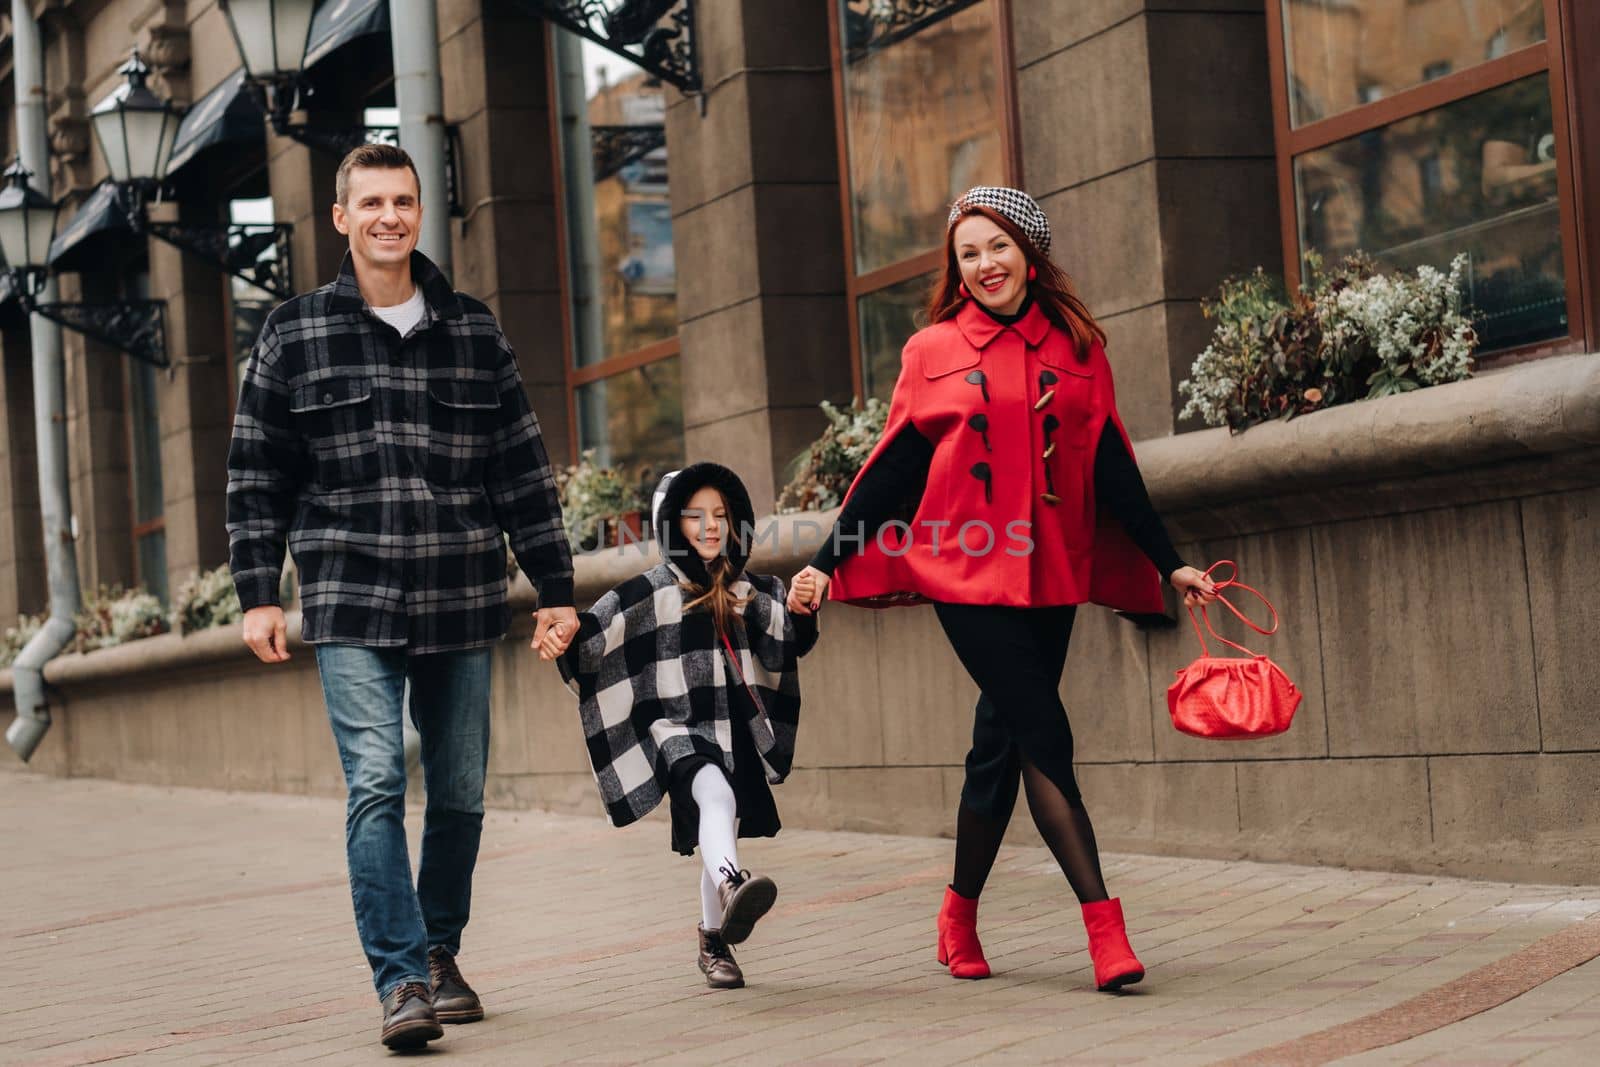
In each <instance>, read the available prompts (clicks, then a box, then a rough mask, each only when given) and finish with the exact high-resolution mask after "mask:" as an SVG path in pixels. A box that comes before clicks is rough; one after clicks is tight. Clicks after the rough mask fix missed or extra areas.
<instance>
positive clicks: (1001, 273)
mask: <svg viewBox="0 0 1600 1067" xmlns="http://www.w3.org/2000/svg"><path fill="white" fill-rule="evenodd" d="M951 243H952V245H953V246H954V247H955V253H956V263H957V265H959V266H960V268H961V280H962V282H963V283H965V285H966V287H967V292H969V293H971V294H972V297H973V299H975V300H977V301H978V302H980V303H981V304H983V305H984V306H985V307H987V308H989V309H990V310H991V311H996V312H999V313H1000V314H1002V315H1012V314H1015V313H1016V310H1017V308H1019V307H1021V306H1022V300H1023V298H1024V297H1025V296H1027V294H1028V258H1027V256H1025V255H1024V254H1023V252H1022V249H1021V248H1019V247H1017V243H1016V242H1015V241H1013V240H1012V239H1011V235H1010V234H1008V233H1006V231H1005V230H1003V229H1001V228H1000V226H999V225H998V224H997V223H996V222H995V221H994V220H993V219H991V218H988V217H987V216H985V215H968V216H967V217H966V218H964V219H962V220H961V221H960V222H958V223H956V228H955V233H954V234H952V236H951Z"/></svg>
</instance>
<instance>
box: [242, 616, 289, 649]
mask: <svg viewBox="0 0 1600 1067" xmlns="http://www.w3.org/2000/svg"><path fill="white" fill-rule="evenodd" d="M244 643H245V644H247V645H249V646H250V651H251V652H254V653H255V654H256V659H259V660H260V661H261V662H262V663H282V662H283V661H284V660H286V659H288V658H289V624H288V623H287V622H286V621H285V620H284V617H283V609H282V608H280V607H278V606H277V605H276V604H266V605H263V606H261V607H259V608H251V609H250V610H249V611H247V612H245V613H244Z"/></svg>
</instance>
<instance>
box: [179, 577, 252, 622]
mask: <svg viewBox="0 0 1600 1067" xmlns="http://www.w3.org/2000/svg"><path fill="white" fill-rule="evenodd" d="M242 618H244V611H243V610H242V609H241V608H240V606H239V594H238V592H237V591H236V590H235V589H234V587H233V572H232V571H231V570H229V569H228V565H227V564H226V563H224V564H223V565H222V566H220V567H217V568H215V569H214V570H209V571H205V572H203V573H197V574H195V575H193V576H191V577H190V578H189V580H188V581H186V582H184V583H183V584H182V585H180V586H179V587H178V592H177V594H176V595H175V596H174V597H173V598H172V627H173V629H175V630H177V631H178V632H179V633H186V634H188V633H194V632H195V631H196V630H209V629H210V628H211V627H213V626H226V625H228V624H229V623H232V622H238V621H239V620H240V619H242Z"/></svg>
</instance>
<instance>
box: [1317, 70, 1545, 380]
mask: <svg viewBox="0 0 1600 1067" xmlns="http://www.w3.org/2000/svg"><path fill="white" fill-rule="evenodd" d="M1555 144H1556V141H1555V132H1554V124H1553V122H1552V119H1551V110H1550V84H1549V76H1548V75H1547V74H1538V75H1535V76H1534V77H1531V78H1525V79H1523V80H1522V81H1518V82H1513V83H1512V84H1510V85H1506V86H1502V87H1501V88H1499V89H1494V90H1491V91H1490V92H1486V93H1481V94H1479V95H1477V96H1473V97H1468V98H1466V99H1464V100H1458V101H1456V102H1454V103H1452V104H1448V105H1446V106H1445V107H1442V108H1438V109H1436V110H1434V111H1429V112H1426V113H1425V114H1422V115H1418V116H1416V117H1415V118H1411V119H1406V120H1405V121H1403V122H1397V123H1394V124H1393V125H1390V126H1386V127H1383V128H1382V129H1378V130H1374V131H1371V132H1369V133H1364V134H1360V135H1359V136H1356V137H1353V138H1350V139H1349V140H1347V141H1341V142H1339V143H1338V144H1334V145H1330V146H1328V147H1327V148H1322V149H1318V150H1317V151H1314V152H1309V153H1307V154H1305V155H1303V156H1299V157H1298V158H1296V159H1295V161H1294V174H1295V199H1296V210H1297V212H1298V215H1299V228H1300V247H1301V249H1302V250H1308V251H1309V250H1316V251H1318V252H1321V253H1323V254H1324V255H1326V256H1328V257H1330V258H1332V257H1334V256H1338V255H1343V254H1345V253H1347V252H1352V251H1355V250H1357V249H1360V250H1363V251H1365V252H1368V253H1370V254H1372V255H1373V256H1375V257H1376V258H1377V259H1379V260H1380V261H1381V262H1383V263H1384V264H1386V265H1388V266H1391V267H1394V268H1398V269H1411V268H1414V267H1416V266H1419V265H1421V264H1424V263H1428V264H1432V265H1434V266H1437V267H1440V268H1444V267H1446V266H1447V265H1448V264H1449V262H1450V260H1451V259H1452V258H1453V257H1454V256H1455V255H1456V254H1457V253H1460V252H1465V253H1467V255H1468V256H1469V257H1470V266H1469V268H1468V276H1467V277H1468V280H1467V286H1468V292H1467V300H1468V303H1469V304H1470V305H1471V306H1472V307H1473V308H1474V313H1475V317H1474V319H1473V325H1474V327H1475V328H1476V329H1477V331H1478V336H1479V340H1480V343H1481V348H1482V350H1484V351H1488V350H1492V349H1498V348H1509V347H1513V346H1516V345H1522V344H1529V343H1532V342H1535V341H1542V340H1547V339H1549V338H1553V337H1562V336H1565V335H1566V334H1567V315H1566V274H1565V266H1564V263H1563V260H1562V246H1561V220H1560V209H1559V206H1558V203H1557V196H1558V187H1557V180H1556V151H1555Z"/></svg>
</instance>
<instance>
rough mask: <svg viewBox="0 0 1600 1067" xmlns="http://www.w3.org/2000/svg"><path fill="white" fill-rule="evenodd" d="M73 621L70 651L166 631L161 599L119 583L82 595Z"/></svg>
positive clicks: (83, 650)
mask: <svg viewBox="0 0 1600 1067" xmlns="http://www.w3.org/2000/svg"><path fill="white" fill-rule="evenodd" d="M76 622H77V626H78V636H77V637H76V638H75V639H74V640H73V643H72V650H73V651H74V652H93V651H94V650H95V649H97V648H111V647H112V646H114V645H121V644H126V643H127V642H129V641H137V640H139V639H140V638H141V637H154V636H155V635H156V634H161V633H166V632H167V613H166V610H165V609H164V608H162V606H161V601H159V600H157V599H156V598H155V597H154V596H152V595H150V594H149V593H147V592H145V591H144V590H143V589H127V590H125V589H123V588H122V587H121V586H119V585H113V586H101V587H100V588H99V589H98V590H97V591H96V592H95V593H94V594H93V595H92V596H88V597H85V598H84V601H83V608H82V609H81V610H80V611H79V612H78V616H77V619H76Z"/></svg>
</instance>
